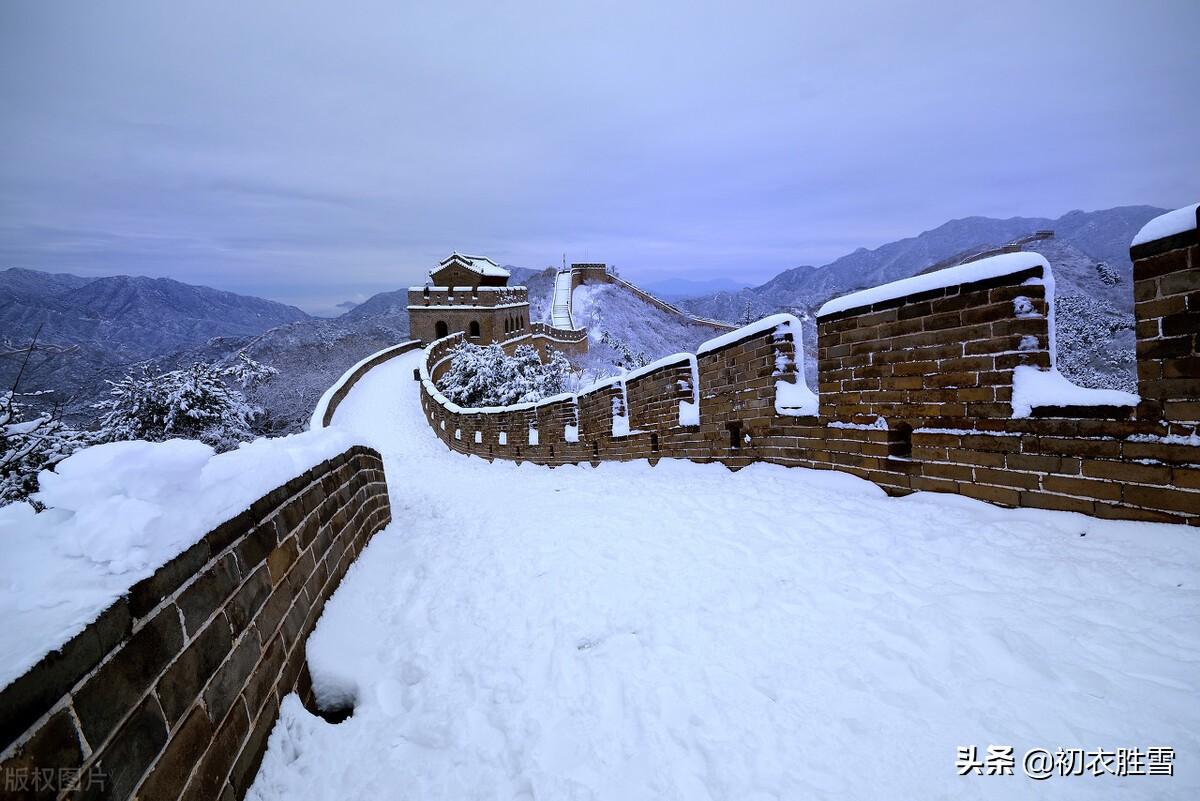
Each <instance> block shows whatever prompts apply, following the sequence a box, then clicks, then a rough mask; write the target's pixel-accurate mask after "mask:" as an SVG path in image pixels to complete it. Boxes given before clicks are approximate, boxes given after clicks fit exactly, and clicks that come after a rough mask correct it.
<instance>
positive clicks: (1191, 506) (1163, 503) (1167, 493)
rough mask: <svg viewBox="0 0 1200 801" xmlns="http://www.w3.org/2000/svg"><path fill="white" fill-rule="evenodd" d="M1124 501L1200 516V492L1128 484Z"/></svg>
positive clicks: (1135, 504)
mask: <svg viewBox="0 0 1200 801" xmlns="http://www.w3.org/2000/svg"><path fill="white" fill-rule="evenodd" d="M1122 499H1123V500H1124V501H1125V502H1126V503H1128V504H1132V505H1134V506H1145V507H1148V508H1150V509H1159V510H1166V511H1171V512H1183V513H1185V514H1189V515H1200V492H1191V491H1189V490H1183V489H1175V488H1173V487H1144V486H1142V485H1140V484H1126V485H1125V487H1124V494H1123V496H1122Z"/></svg>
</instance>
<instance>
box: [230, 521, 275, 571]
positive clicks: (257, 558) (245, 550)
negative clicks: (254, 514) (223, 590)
mask: <svg viewBox="0 0 1200 801" xmlns="http://www.w3.org/2000/svg"><path fill="white" fill-rule="evenodd" d="M277 542H278V540H277V539H276V536H275V526H274V525H273V524H272V523H270V522H267V523H263V524H261V525H258V526H255V527H254V528H253V529H252V530H251V531H250V533H249V534H247V535H246V537H245V539H243V540H242V541H241V542H240V543H238V546H237V548H235V549H234V551H235V553H237V557H238V565H239V566H240V567H241V569H242V573H243V574H246V573H249V572H251V571H252V570H253V569H254V567H255V566H256V565H258V564H260V563H261V562H263V561H264V560H265V559H266V558H267V555H268V554H269V553H271V551H273V550H275V545H276V544H277Z"/></svg>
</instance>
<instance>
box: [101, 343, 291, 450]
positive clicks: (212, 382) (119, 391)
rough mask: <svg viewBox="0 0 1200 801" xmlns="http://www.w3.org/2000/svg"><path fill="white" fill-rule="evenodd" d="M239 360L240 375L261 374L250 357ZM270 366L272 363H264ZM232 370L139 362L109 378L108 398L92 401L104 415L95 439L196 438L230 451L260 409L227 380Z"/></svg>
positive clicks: (244, 436) (247, 436) (198, 364)
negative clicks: (165, 368) (160, 368)
mask: <svg viewBox="0 0 1200 801" xmlns="http://www.w3.org/2000/svg"><path fill="white" fill-rule="evenodd" d="M246 361H247V362H249V364H241V363H240V364H238V365H235V367H234V368H230V370H237V371H238V372H237V373H234V375H237V376H238V377H239V378H242V377H246V378H250V379H253V378H254V376H261V375H263V372H262V371H261V370H256V369H255V367H258V368H261V367H262V365H258V364H257V363H256V362H253V361H251V360H249V359H247V360H246ZM263 369H264V370H268V371H269V370H270V369H271V368H263ZM230 370H221V369H219V368H217V367H214V366H213V365H210V364H205V363H203V362H196V363H195V364H193V365H191V366H190V367H186V368H184V369H182V370H172V371H170V372H166V373H157V374H156V373H155V372H154V371H152V370H151V369H150V368H149V367H147V366H143V367H142V368H141V370H140V371H139V372H138V373H130V374H128V375H126V376H125V377H124V378H122V379H121V380H120V381H110V382H109V384H110V386H111V389H110V390H109V398H108V400H105V401H102V402H100V403H99V404H96V406H97V408H99V409H100V410H101V411H102V412H103V413H104V416H103V417H102V418H101V421H100V431H99V434H98V438H99V439H100V441H103V442H111V441H116V440H128V439H144V440H149V441H151V442H161V441H163V440H166V439H172V438H175V437H180V438H184V439H198V440H200V441H202V442H205V443H207V444H209V445H212V446H213V447H214V448H216V449H217V450H229V449H230V448H234V447H236V446H237V444H238V443H239V442H243V441H245V440H248V439H250V438H251V431H250V423H251V421H252V420H253V419H254V417H255V415H257V414H258V413H259V412H260V411H261V410H260V409H258V408H257V407H255V406H252V405H250V404H249V403H247V402H246V398H245V396H243V395H242V393H241V392H238V391H237V390H235V389H231V388H230V387H228V386H227V385H226V384H225V381H224V379H225V378H226V377H227V376H229V375H230V374H231V373H230Z"/></svg>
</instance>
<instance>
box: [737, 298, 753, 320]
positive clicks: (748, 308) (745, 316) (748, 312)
mask: <svg viewBox="0 0 1200 801" xmlns="http://www.w3.org/2000/svg"><path fill="white" fill-rule="evenodd" d="M752 322H754V307H753V305H752V304H751V302H750V298H746V305H745V306H744V307H743V308H742V318H741V320H739V324H740V325H750V323H752Z"/></svg>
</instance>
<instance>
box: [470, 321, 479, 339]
mask: <svg viewBox="0 0 1200 801" xmlns="http://www.w3.org/2000/svg"><path fill="white" fill-rule="evenodd" d="M467 332H468V334H469V335H470V336H471V338H472V339H479V321H478V320H472V321H471V325H470V327H469V328H468V329H467Z"/></svg>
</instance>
